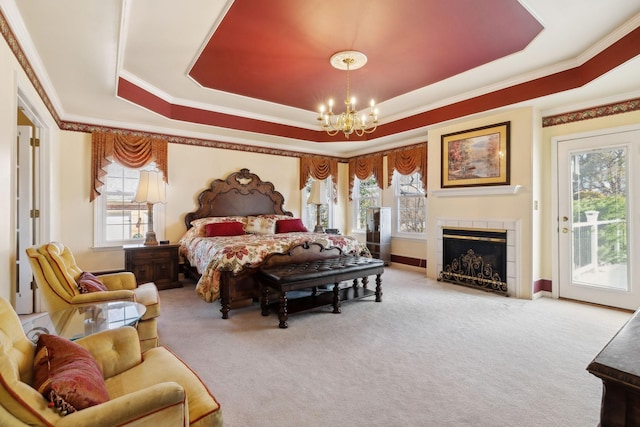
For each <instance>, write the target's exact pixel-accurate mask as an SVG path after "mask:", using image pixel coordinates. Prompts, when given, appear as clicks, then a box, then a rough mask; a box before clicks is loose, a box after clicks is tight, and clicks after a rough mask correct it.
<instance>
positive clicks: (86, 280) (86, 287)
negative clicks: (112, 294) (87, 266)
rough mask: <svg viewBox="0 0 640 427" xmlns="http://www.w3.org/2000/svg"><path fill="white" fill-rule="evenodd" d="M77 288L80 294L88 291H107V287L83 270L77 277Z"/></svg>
mask: <svg viewBox="0 0 640 427" xmlns="http://www.w3.org/2000/svg"><path fill="white" fill-rule="evenodd" d="M77 282H78V290H79V291H80V293H81V294H88V293H90V292H104V291H108V289H107V287H106V286H105V285H104V283H102V282H101V281H100V280H99V279H98V278H97V277H96V276H94V275H93V274H91V273H87V272H84V273H82V274H81V275H80V278H79V279H78V281H77Z"/></svg>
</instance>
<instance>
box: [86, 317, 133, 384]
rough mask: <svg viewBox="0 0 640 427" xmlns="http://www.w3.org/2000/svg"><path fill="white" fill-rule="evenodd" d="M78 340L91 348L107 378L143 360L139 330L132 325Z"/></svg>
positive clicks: (88, 348) (90, 351)
mask: <svg viewBox="0 0 640 427" xmlns="http://www.w3.org/2000/svg"><path fill="white" fill-rule="evenodd" d="M76 342H77V343H78V344H80V345H81V346H82V347H84V348H86V349H87V350H89V353H91V355H92V356H93V357H94V358H95V359H96V362H98V366H100V369H102V374H103V375H104V377H105V379H106V378H111V377H113V376H115V375H118V374H119V373H121V372H124V371H126V370H128V369H131V368H132V367H134V366H136V365H138V364H140V363H141V362H142V353H141V351H140V340H139V338H138V331H136V329H135V328H133V327H131V326H125V327H122V328H118V329H112V330H108V331H102V332H98V333H97V334H93V335H89V336H87V337H84V338H80V339H79V340H77V341H76Z"/></svg>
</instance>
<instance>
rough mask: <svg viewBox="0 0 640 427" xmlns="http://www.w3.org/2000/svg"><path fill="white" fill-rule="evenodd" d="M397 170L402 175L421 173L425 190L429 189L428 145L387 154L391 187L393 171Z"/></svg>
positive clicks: (388, 176)
mask: <svg viewBox="0 0 640 427" xmlns="http://www.w3.org/2000/svg"><path fill="white" fill-rule="evenodd" d="M394 170H397V171H398V173H401V174H402V175H411V174H413V173H416V172H420V180H421V181H422V185H423V188H424V189H425V190H426V189H427V144H423V145H419V146H416V147H412V148H409V149H405V150H397V151H391V152H389V153H387V183H388V185H391V180H392V179H393V171H394Z"/></svg>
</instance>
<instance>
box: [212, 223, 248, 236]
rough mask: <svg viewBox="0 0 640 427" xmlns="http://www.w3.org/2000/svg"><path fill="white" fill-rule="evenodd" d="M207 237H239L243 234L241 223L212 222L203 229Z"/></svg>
mask: <svg viewBox="0 0 640 427" xmlns="http://www.w3.org/2000/svg"><path fill="white" fill-rule="evenodd" d="M204 229H205V234H206V236H207V237H217V236H241V235H243V234H244V228H243V227H242V223H241V222H238V221H231V222H214V223H211V224H207V225H205V227H204Z"/></svg>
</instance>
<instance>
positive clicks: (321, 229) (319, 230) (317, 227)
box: [313, 224, 324, 233]
mask: <svg viewBox="0 0 640 427" xmlns="http://www.w3.org/2000/svg"><path fill="white" fill-rule="evenodd" d="M313 232H314V233H324V228H323V227H322V226H321V225H320V224H318V225H316V228H314V229H313Z"/></svg>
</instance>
